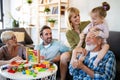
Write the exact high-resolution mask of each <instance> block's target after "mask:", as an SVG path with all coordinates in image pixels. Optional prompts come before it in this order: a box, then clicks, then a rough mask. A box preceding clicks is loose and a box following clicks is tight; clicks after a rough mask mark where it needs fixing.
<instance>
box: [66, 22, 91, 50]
mask: <svg viewBox="0 0 120 80" xmlns="http://www.w3.org/2000/svg"><path fill="white" fill-rule="evenodd" d="M89 23H90V21H84V22H81V23H80V27H79V30H80V32H81V31H82V30H83V29H84V28H85V27H86V26H87V25H88V24H89ZM66 37H67V41H68V43H69V44H70V47H71V49H72V50H73V49H74V48H75V47H76V46H77V44H78V43H79V40H80V37H79V34H78V33H77V32H75V31H74V30H68V31H67V32H66Z"/></svg>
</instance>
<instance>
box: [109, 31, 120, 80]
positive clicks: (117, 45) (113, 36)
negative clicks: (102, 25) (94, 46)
mask: <svg viewBox="0 0 120 80" xmlns="http://www.w3.org/2000/svg"><path fill="white" fill-rule="evenodd" d="M108 44H109V45H110V50H111V51H113V53H114V54H115V57H116V79H115V80H120V31H119V32H117V31H110V35H109V38H108Z"/></svg>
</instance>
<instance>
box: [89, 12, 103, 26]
mask: <svg viewBox="0 0 120 80" xmlns="http://www.w3.org/2000/svg"><path fill="white" fill-rule="evenodd" d="M91 19H92V22H93V24H94V26H95V25H99V24H102V23H103V21H104V17H102V16H100V15H99V14H98V12H92V13H91Z"/></svg>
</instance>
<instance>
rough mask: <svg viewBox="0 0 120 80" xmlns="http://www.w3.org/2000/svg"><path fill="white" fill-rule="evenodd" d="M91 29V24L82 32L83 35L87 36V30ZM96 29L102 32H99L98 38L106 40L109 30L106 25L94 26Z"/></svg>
mask: <svg viewBox="0 0 120 80" xmlns="http://www.w3.org/2000/svg"><path fill="white" fill-rule="evenodd" d="M92 27H94V26H93V23H90V24H88V25H87V26H86V27H85V29H84V30H83V33H84V34H87V33H88V32H89V29H90V28H92ZM96 27H97V28H99V29H100V30H102V31H100V34H99V36H101V37H102V38H104V39H107V38H108V37H109V28H108V25H107V23H105V22H104V23H103V24H99V25H96Z"/></svg>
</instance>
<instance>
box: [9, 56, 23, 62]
mask: <svg viewBox="0 0 120 80" xmlns="http://www.w3.org/2000/svg"><path fill="white" fill-rule="evenodd" d="M20 60H23V59H22V58H21V57H20V56H16V57H14V58H12V59H10V60H9V62H10V63H11V62H13V61H20Z"/></svg>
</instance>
